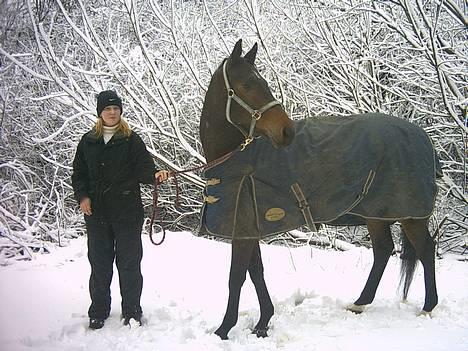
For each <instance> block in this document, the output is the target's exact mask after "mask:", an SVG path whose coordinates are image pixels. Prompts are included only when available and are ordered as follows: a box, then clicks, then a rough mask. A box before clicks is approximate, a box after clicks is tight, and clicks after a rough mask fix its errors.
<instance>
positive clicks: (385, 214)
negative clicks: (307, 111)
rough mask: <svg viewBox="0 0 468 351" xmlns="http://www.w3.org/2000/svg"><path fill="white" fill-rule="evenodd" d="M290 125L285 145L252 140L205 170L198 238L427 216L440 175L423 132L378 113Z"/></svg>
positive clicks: (254, 235) (263, 235)
mask: <svg viewBox="0 0 468 351" xmlns="http://www.w3.org/2000/svg"><path fill="white" fill-rule="evenodd" d="M294 123H295V130H296V136H295V138H294V140H293V142H292V143H291V144H290V145H289V146H287V147H284V148H275V147H274V146H273V145H272V144H271V141H270V140H269V139H268V138H264V137H261V138H257V139H255V141H254V142H253V143H252V144H250V145H249V146H248V147H247V148H246V149H245V150H243V151H238V152H237V153H235V154H234V155H233V156H232V157H231V158H229V159H227V160H226V161H224V162H223V163H221V164H219V165H216V166H214V167H212V168H210V169H207V170H206V171H205V177H206V178H207V185H206V187H205V204H204V206H203V208H202V215H201V223H200V228H199V232H200V233H201V234H204V235H213V236H216V237H221V238H226V239H264V238H267V237H269V236H274V235H277V234H280V233H284V232H286V231H289V230H292V229H295V228H298V227H301V226H303V225H308V226H309V229H310V230H315V223H327V224H331V225H362V224H365V219H366V218H375V219H385V220H401V219H407V218H427V217H429V216H430V215H431V214H432V211H433V208H434V203H435V197H436V194H437V185H436V173H440V174H441V171H440V165H439V162H438V160H437V156H436V154H435V151H434V147H433V145H432V143H431V141H430V139H429V137H428V136H427V134H426V133H425V132H424V130H423V129H422V128H420V127H418V126H416V125H414V124H411V123H410V122H408V121H405V120H403V119H400V118H396V117H392V116H388V115H383V114H363V115H354V116H350V117H326V118H309V119H305V120H299V121H295V122H294ZM220 137H221V136H220Z"/></svg>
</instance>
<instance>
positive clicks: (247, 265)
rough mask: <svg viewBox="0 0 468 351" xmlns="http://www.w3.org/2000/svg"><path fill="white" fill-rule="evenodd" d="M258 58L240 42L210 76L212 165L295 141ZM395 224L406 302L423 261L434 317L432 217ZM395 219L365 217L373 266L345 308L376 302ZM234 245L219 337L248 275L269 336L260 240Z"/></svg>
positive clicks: (207, 145) (204, 125)
mask: <svg viewBox="0 0 468 351" xmlns="http://www.w3.org/2000/svg"><path fill="white" fill-rule="evenodd" d="M256 54H257V44H255V45H254V46H253V47H252V48H251V49H250V51H248V52H247V54H245V56H242V40H239V41H238V42H237V43H236V44H235V46H234V48H233V50H232V52H231V54H230V56H229V57H228V58H226V59H225V60H224V61H223V62H222V64H221V65H220V66H219V67H218V69H217V70H216V71H215V72H214V74H213V76H212V78H211V81H210V84H209V87H208V90H207V92H206V96H205V100H204V104H203V109H202V115H201V119H200V140H201V143H202V146H203V151H204V154H205V157H206V161H207V162H208V163H211V162H213V161H216V160H217V159H219V158H221V157H222V156H223V155H226V154H229V153H230V152H232V151H233V150H237V149H239V146H241V147H240V148H241V149H243V148H246V147H249V146H248V145H249V144H250V143H252V142H254V143H255V141H254V139H255V138H256V137H257V136H261V137H265V138H268V139H269V140H270V141H271V144H273V146H274V147H275V148H278V149H281V148H287V147H288V145H290V144H291V143H292V142H293V140H294V139H295V133H296V131H295V122H293V121H292V120H291V119H290V118H289V116H288V115H287V113H286V112H285V110H284V108H283V106H282V105H281V103H279V102H278V101H277V100H275V98H274V97H273V95H272V93H271V91H270V89H269V86H268V83H267V82H266V80H265V79H264V78H263V77H262V76H261V75H260V74H259V72H258V70H257V69H256V66H255V58H256ZM405 123H406V122H405ZM239 152H242V151H239ZM382 201H384V200H382ZM396 220H398V221H399V222H400V223H401V225H402V233H403V248H404V251H403V255H402V272H401V274H402V277H401V278H402V282H403V284H404V287H403V294H404V298H406V295H407V293H408V289H409V285H410V283H411V278H412V275H413V273H414V268H415V265H416V263H417V262H416V261H417V259H419V260H420V261H421V262H422V265H423V268H424V282H425V289H426V293H425V302H424V306H423V310H422V312H426V313H430V312H431V311H432V309H433V308H434V307H435V306H436V305H437V302H438V297H437V291H436V282H435V263H434V251H435V244H434V241H433V239H432V237H431V235H430V234H429V230H428V227H427V220H428V219H427V218H418V219H412V218H409V217H406V216H405V218H397V219H396ZM396 220H381V219H373V218H363V221H364V222H363V224H366V225H367V229H368V231H369V235H370V239H371V242H372V248H373V255H374V262H373V266H372V268H371V271H370V274H369V277H368V280H367V282H366V284H365V286H364V289H363V291H362V293H361V295H360V296H359V298H358V299H357V300H356V301H355V302H354V303H353V304H351V305H349V306H348V307H347V309H348V310H350V311H352V312H355V313H360V312H362V311H363V309H364V306H365V305H368V304H370V303H371V302H372V301H373V299H374V297H375V294H376V290H377V287H378V285H379V282H380V280H381V277H382V274H383V272H384V269H385V267H386V265H387V262H388V260H389V257H390V255H391V254H392V251H393V249H394V244H393V240H392V236H391V231H390V225H391V224H392V223H394V222H395V221H396ZM239 221H240V222H241V221H242V219H239ZM231 246H232V247H231V249H232V253H231V254H232V256H231V268H230V273H229V297H228V303H227V309H226V312H225V315H224V318H223V321H222V323H221V325H220V326H219V328H218V329H217V330H216V331H215V334H216V335H218V336H219V337H220V338H221V339H223V340H225V339H228V333H229V331H230V330H231V328H232V327H233V326H234V325H235V324H236V323H237V320H238V310H239V299H240V293H241V288H242V285H243V283H244V282H245V279H246V274H247V272H249V275H250V278H251V280H252V282H253V284H254V286H255V290H256V293H257V296H258V301H259V305H260V318H259V320H258V323H257V324H256V325H255V327H254V329H253V331H252V333H253V334H256V335H257V336H258V337H266V336H267V330H268V323H269V321H270V319H271V317H272V316H273V314H274V306H273V303H272V301H271V298H270V295H269V292H268V289H267V286H266V283H265V279H264V268H263V263H262V257H261V252H260V246H259V240H258V239H251V238H246V239H235V238H234V239H233V240H232V242H231Z"/></svg>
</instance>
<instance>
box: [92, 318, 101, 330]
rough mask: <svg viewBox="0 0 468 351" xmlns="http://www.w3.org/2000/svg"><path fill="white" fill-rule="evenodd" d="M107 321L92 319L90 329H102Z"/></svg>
mask: <svg viewBox="0 0 468 351" xmlns="http://www.w3.org/2000/svg"><path fill="white" fill-rule="evenodd" d="M104 321H105V319H102V318H90V320H89V329H101V328H102V327H103V326H104Z"/></svg>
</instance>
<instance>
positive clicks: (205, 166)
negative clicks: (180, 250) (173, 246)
mask: <svg viewBox="0 0 468 351" xmlns="http://www.w3.org/2000/svg"><path fill="white" fill-rule="evenodd" d="M244 147H245V146H244ZM244 147H242V145H241V147H239V148H237V149H235V150H233V151H231V152H228V153H227V154H225V155H223V156H221V157H219V158H217V159H215V160H213V161H211V162H208V163H205V164H203V165H201V166H197V167H193V168H188V169H183V170H180V171H171V172H169V178H171V177H172V178H174V186H175V188H176V198H175V201H174V205H175V207H176V208H179V207H180V206H179V205H180V190H179V181H178V178H177V177H178V175H180V174H183V173H188V172H193V171H198V170H201V169H209V168H211V167H214V166H217V165H219V164H220V163H223V162H224V161H226V160H228V159H229V158H231V156H232V155H234V154H235V153H236V152H238V151H241V150H243V149H244ZM160 184H161V182H160V181H159V180H158V179H155V180H154V190H153V211H152V213H151V219H150V228H149V237H150V241H151V243H152V244H153V245H156V246H159V245H161V244H162V243H163V242H164V239H165V238H166V229H165V228H164V223H163V222H164V218H165V217H166V213H164V214H163V215H162V216H160V219H159V225H160V227H161V231H162V238H161V240H159V241H158V242H156V241H154V240H153V224H154V221H155V219H156V212H158V208H159V207H158V193H159V186H160Z"/></svg>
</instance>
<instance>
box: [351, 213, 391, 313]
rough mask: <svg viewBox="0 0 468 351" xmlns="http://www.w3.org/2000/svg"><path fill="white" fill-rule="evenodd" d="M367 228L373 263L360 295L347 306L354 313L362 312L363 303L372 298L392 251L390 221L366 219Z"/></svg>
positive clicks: (366, 303)
mask: <svg viewBox="0 0 468 351" xmlns="http://www.w3.org/2000/svg"><path fill="white" fill-rule="evenodd" d="M367 229H368V230H369V235H370V238H371V241H372V250H373V253H374V263H373V265H372V269H371V271H370V273H369V277H368V278H367V282H366V285H365V286H364V289H363V290H362V292H361V295H360V296H359V298H358V299H357V300H356V301H355V302H354V304H351V305H350V306H348V307H347V309H348V310H350V311H352V312H356V313H360V312H362V311H363V310H364V305H368V304H370V303H371V302H372V301H373V300H374V297H375V293H376V291H377V287H378V286H379V283H380V279H381V278H382V275H383V272H384V270H385V267H386V266H387V262H388V259H389V258H390V255H391V254H392V251H393V240H392V234H391V231H390V222H386V221H381V220H371V219H368V220H367Z"/></svg>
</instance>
